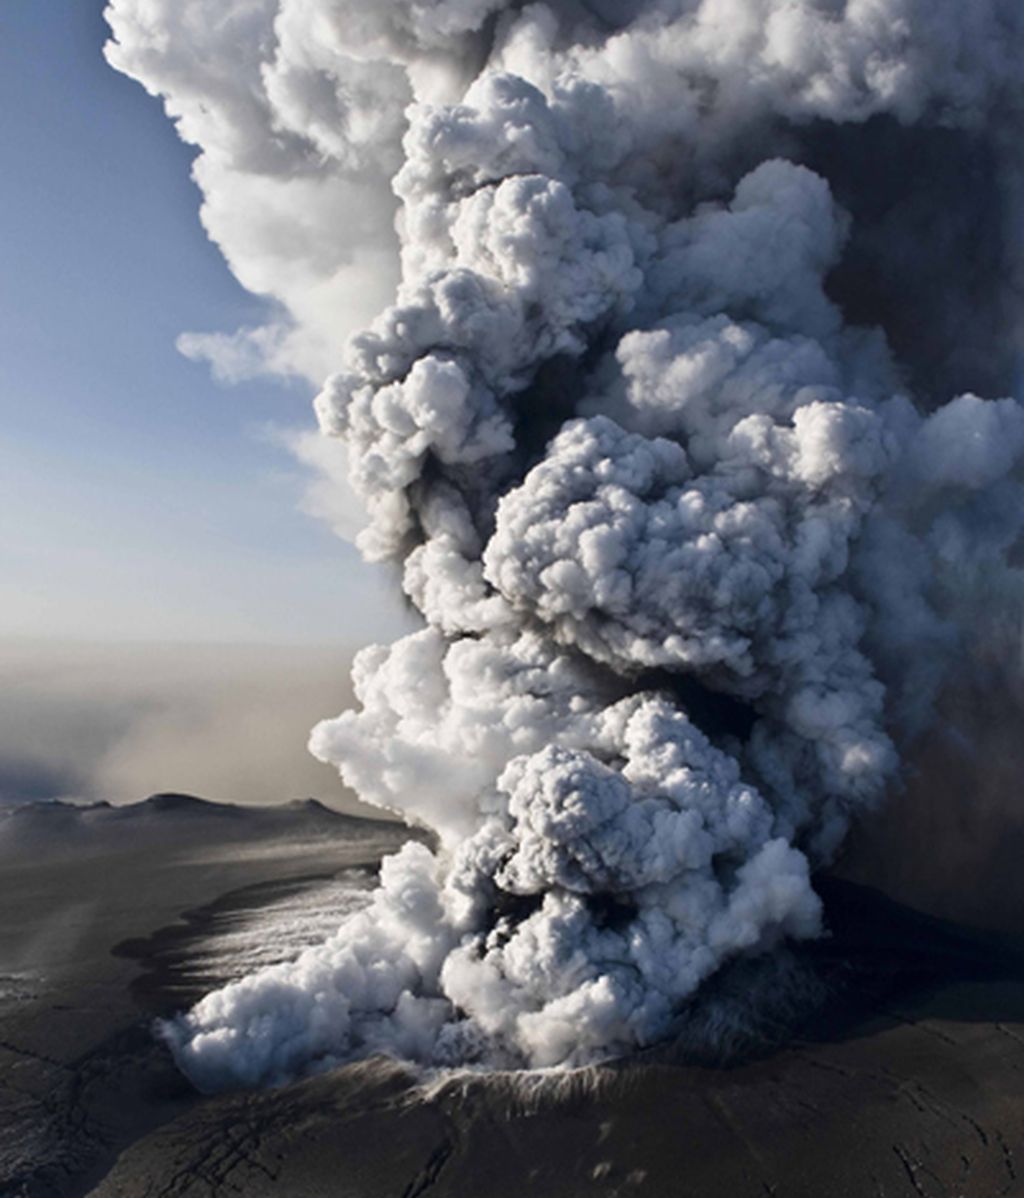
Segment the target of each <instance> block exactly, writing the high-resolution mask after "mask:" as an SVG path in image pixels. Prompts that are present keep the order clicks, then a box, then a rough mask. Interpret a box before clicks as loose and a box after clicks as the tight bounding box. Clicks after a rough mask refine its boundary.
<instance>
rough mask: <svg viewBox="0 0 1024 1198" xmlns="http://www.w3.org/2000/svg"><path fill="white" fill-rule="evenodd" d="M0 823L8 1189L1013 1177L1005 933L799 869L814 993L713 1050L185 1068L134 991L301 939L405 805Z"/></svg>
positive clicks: (169, 802) (804, 958) (968, 1188)
mask: <svg viewBox="0 0 1024 1198" xmlns="http://www.w3.org/2000/svg"><path fill="white" fill-rule="evenodd" d="M57 821H60V822H61V824H62V826H63V827H64V828H65V834H66V835H73V836H75V837H76V838H77V843H78V852H77V853H76V855H75V856H74V857H70V856H67V855H64V856H61V855H59V854H57V853H56V852H55V848H54V846H55V843H56V844H61V843H62V842H60V841H57V842H54V841H53V840H51V839H49V836H50V828H51V827H52V826H53V825H54V823H55V822H57ZM2 826H3V827H5V829H6V831H5V833H4V834H3V835H2V836H0V845H3V846H4V848H3V850H2V851H3V853H4V859H3V865H4V868H3V870H2V872H0V878H2V883H0V884H2V886H3V890H4V894H3V899H4V909H5V913H6V914H7V918H5V920H4V929H3V942H2V950H3V951H2V960H3V961H4V982H3V989H2V995H0V1041H2V1044H0V1085H2V1089H0V1103H2V1115H0V1178H2V1182H0V1193H2V1194H4V1196H5V1198H7V1196H11V1198H14V1196H17V1198H37V1196H38V1198H45V1196H50V1195H53V1196H54V1198H57V1196H60V1198H75V1196H84V1195H90V1194H92V1195H96V1196H97V1198H99V1196H102V1198H113V1196H117V1198H151V1196H152V1198H156V1196H157V1195H161V1196H171V1195H175V1196H177V1195H182V1196H186V1195H187V1196H193V1195H194V1196H203V1198H207V1196H214V1195H223V1194H245V1195H254V1196H258V1195H262V1194H268V1195H269V1194H275V1195H280V1194H285V1195H289V1196H290V1198H291V1196H295V1198H305V1196H309V1198H317V1196H319V1195H345V1196H346V1198H392V1196H394V1195H403V1196H406V1198H412V1196H413V1195H417V1196H419V1195H428V1194H429V1195H430V1196H431V1198H438V1196H451V1198H457V1196H461V1195H465V1194H486V1195H488V1198H503V1196H504V1195H506V1194H507V1195H510V1196H511V1195H522V1194H524V1193H528V1194H531V1195H537V1196H538V1198H575V1196H576V1195H584V1194H586V1195H598V1196H601V1198H612V1196H613V1195H616V1196H617V1195H623V1196H625V1195H638V1196H651V1198H664V1196H667V1195H671V1196H672V1198H677V1196H678V1198H688V1196H693V1198H718V1196H719V1195H723V1194H728V1195H730V1196H731V1198H747V1196H748V1195H749V1196H750V1198H755V1196H757V1198H762V1196H763V1195H769V1194H776V1195H780V1196H782V1195H786V1196H792V1198H820V1196H821V1195H823V1194H829V1195H837V1196H841V1195H849V1196H850V1198H861V1196H862V1195H887V1196H900V1195H908V1196H910V1198H913V1196H915V1195H928V1196H930V1198H945V1196H946V1195H950V1196H952V1195H964V1196H967V1198H974V1196H977V1198H991V1196H993V1195H1014V1194H1018V1193H1024V1136H1022V1116H1024V965H1022V962H1021V958H1020V957H1019V955H1018V953H1017V952H1016V951H1015V948H1014V946H1013V945H1012V944H1010V943H1009V942H1008V941H1007V940H1006V939H1005V938H997V937H994V936H991V935H985V934H982V933H977V932H972V931H970V930H968V929H964V928H959V927H957V926H956V925H953V924H951V923H948V922H943V921H939V920H936V919H932V918H928V917H926V916H922V915H919V914H916V913H914V912H912V911H910V910H909V909H908V908H906V907H903V906H900V905H897V904H895V903H893V902H890V901H889V900H887V899H885V898H884V897H882V896H881V895H880V894H878V893H877V892H876V891H873V890H869V889H867V888H864V887H860V886H856V885H853V884H851V883H847V882H842V881H838V880H829V879H825V878H819V879H818V880H817V885H818V887H819V889H820V891H821V893H822V894H823V897H824V900H825V903H826V910H827V911H828V913H829V920H830V924H831V926H832V929H833V935H832V936H831V938H830V939H828V940H826V941H823V942H821V943H819V944H816V945H815V946H812V947H811V948H808V949H806V950H800V952H799V953H798V954H794V956H793V959H792V968H795V969H800V970H803V971H805V972H806V974H807V976H808V978H809V979H813V981H814V983H815V986H816V987H817V989H815V987H814V986H809V987H807V988H806V993H808V994H810V995H813V1000H809V1001H808V1002H807V1004H806V1006H805V1008H804V1009H802V1010H799V1011H795V1012H794V1011H790V1012H785V1013H780V1014H779V1015H778V1021H777V1023H776V1024H774V1025H772V1024H770V1023H767V1024H765V1025H764V1026H763V1027H762V1028H761V1029H760V1032H759V1035H758V1036H757V1037H755V1038H752V1039H750V1040H748V1041H747V1042H746V1043H741V1044H739V1045H738V1050H737V1051H736V1052H734V1053H733V1054H732V1055H731V1056H728V1057H726V1058H723V1059H717V1060H711V1059H702V1060H696V1059H694V1058H693V1056H692V1055H688V1054H687V1052H686V1050H685V1047H684V1046H683V1045H682V1044H681V1043H680V1042H676V1043H675V1044H667V1045H666V1046H664V1047H663V1048H661V1049H660V1050H658V1051H655V1052H649V1053H647V1054H644V1055H641V1056H640V1057H637V1058H635V1059H633V1060H631V1061H629V1062H621V1063H617V1062H611V1063H608V1064H606V1065H603V1066H598V1067H593V1068H588V1069H584V1070H575V1071H567V1072H533V1073H504V1072H491V1073H483V1072H480V1073H472V1072H465V1071H463V1072H450V1073H439V1072H434V1073H430V1074H424V1073H422V1072H421V1073H414V1072H412V1071H411V1070H410V1069H409V1068H408V1067H407V1066H403V1065H401V1064H399V1063H396V1062H393V1061H387V1060H384V1059H382V1058H374V1059H370V1060H367V1061H362V1062H359V1063H356V1064H351V1065H347V1066H342V1067H340V1068H337V1069H334V1070H331V1071H328V1072H326V1073H323V1074H321V1075H318V1076H314V1077H311V1078H308V1079H306V1080H303V1081H299V1082H296V1083H293V1084H291V1085H288V1086H284V1087H278V1088H273V1089H269V1090H259V1091H235V1092H229V1093H226V1094H221V1095H217V1096H204V1095H201V1094H199V1093H198V1092H197V1091H196V1090H195V1089H194V1088H193V1087H192V1086H191V1085H190V1084H189V1083H188V1082H187V1081H186V1079H185V1078H184V1077H183V1076H182V1075H181V1074H180V1073H179V1072H178V1071H177V1069H176V1068H175V1066H174V1065H173V1063H172V1061H171V1058H170V1055H169V1053H168V1051H167V1050H166V1048H165V1046H164V1045H162V1044H161V1043H159V1042H158V1041H157V1040H156V1039H155V1038H154V1036H153V1034H152V1025H153V1017H154V1015H169V1014H173V1013H174V1012H175V1011H176V1010H178V1009H181V1008H182V1007H185V1006H187V1005H188V1004H190V1003H192V1002H194V1001H196V999H197V998H199V997H200V996H201V995H202V994H203V993H205V992H206V991H207V990H208V989H209V988H210V987H211V986H214V987H215V986H218V985H223V984H224V983H226V982H228V981H231V980H233V979H234V978H235V977H238V976H240V975H241V974H244V973H246V972H248V971H250V970H251V969H252V968H254V967H257V966H259V965H261V964H268V963H272V962H274V961H276V960H284V959H288V958H289V957H290V956H293V955H295V954H296V953H297V952H298V951H299V949H301V948H302V947H304V945H305V944H307V943H317V942H319V941H321V940H322V939H323V938H324V936H325V934H327V933H328V932H329V931H330V930H332V928H333V925H334V924H335V923H336V921H337V918H338V917H339V915H340V914H343V913H344V911H345V910H346V908H347V909H348V910H354V909H356V908H357V907H358V906H359V905H360V904H361V903H363V902H365V900H366V897H367V893H368V891H367V887H368V886H369V884H370V883H371V881H372V879H373V877H374V874H375V865H376V862H377V860H378V859H379V857H380V855H381V854H382V853H384V852H386V851H390V850H393V849H394V848H395V847H397V846H398V844H400V843H401V842H402V841H403V840H404V839H405V838H406V837H407V836H408V834H409V833H408V831H407V830H406V829H404V828H399V827H396V826H394V825H388V824H383V823H374V822H371V821H362V820H353V819H350V818H348V817H345V816H339V815H335V814H333V813H331V812H327V811H326V810H325V809H323V808H320V807H319V806H318V805H315V804H308V805H306V804H293V805H290V806H288V807H283V808H278V809H272V810H265V811H260V810H255V809H240V808H223V807H220V806H218V805H215V804H207V803H201V802H198V801H195V800H186V799H182V798H173V799H166V798H163V799H160V800H156V801H150V802H148V803H143V804H138V805H136V806H135V807H133V808H128V809H121V810H117V811H114V810H112V809H104V808H94V809H92V810H85V811H81V810H78V811H76V810H74V809H57V808H46V809H44V808H40V809H37V810H32V809H26V810H24V811H23V812H21V813H20V815H18V814H17V813H13V814H11V815H8V816H6V817H5V823H4V824H3V825H2ZM72 828H73V829H76V831H75V832H73V833H69V832H68V829H72ZM12 829H16V834H14V833H13V832H12ZM63 843H64V844H66V843H67V842H66V841H65V842H63ZM14 844H16V845H17V849H13V848H12V847H10V846H12V845H14ZM30 844H34V846H35V847H34V851H33V856H34V858H35V859H34V860H33V861H32V864H31V868H30V867H29V863H28V858H27V857H26V856H25V854H26V851H27V849H28V847H29V845H30ZM85 844H88V846H89V849H88V852H86V851H84V847H83V846H84V845H85ZM47 845H49V849H48V850H47V847H46V846H47ZM19 862H20V864H19ZM717 998H718V1000H719V1001H718V1002H717V1003H716V1004H715V1009H716V1010H721V1008H722V1003H721V1001H720V1000H721V995H718V996H717ZM759 1001H760V1000H759ZM762 1005H763V1004H762Z"/></svg>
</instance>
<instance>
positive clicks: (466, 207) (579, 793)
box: [108, 0, 1024, 1087]
mask: <svg viewBox="0 0 1024 1198" xmlns="http://www.w3.org/2000/svg"><path fill="white" fill-rule="evenodd" d="M108 19H109V20H110V23H111V26H112V29H113V33H114V39H115V40H114V41H113V42H112V43H111V45H110V47H109V48H108V55H109V57H110V60H111V62H112V63H113V65H115V66H116V67H118V68H119V69H121V70H123V71H126V72H128V73H129V74H132V75H134V76H135V77H137V78H139V79H140V80H141V81H142V82H143V83H144V84H145V85H146V86H147V87H148V88H149V89H150V90H151V91H153V92H156V93H159V94H162V95H163V96H164V97H165V100H166V104H167V109H168V112H169V114H170V115H171V116H173V117H174V118H175V119H176V120H177V122H178V127H179V131H180V132H181V134H182V136H183V137H185V138H186V139H187V140H189V141H191V142H194V143H195V144H197V145H198V146H199V147H200V149H201V154H200V156H199V157H198V159H197V161H196V167H195V174H196V179H197V181H198V182H199V184H200V186H201V188H202V189H203V192H204V196H205V204H204V220H205V222H206V225H207V228H208V229H209V231H210V233H211V236H213V237H214V239H215V240H217V241H218V243H219V244H220V245H221V247H222V249H223V250H224V252H225V254H226V256H227V258H228V261H229V263H230V264H231V265H232V267H233V269H234V270H235V271H236V273H237V274H238V277H239V278H240V279H241V280H242V282H243V283H245V284H246V285H247V286H249V287H250V288H252V289H254V290H257V291H260V292H262V293H266V294H270V295H272V296H274V297H275V298H277V299H278V300H280V301H281V303H282V305H283V307H284V311H285V317H284V318H283V319H282V321H281V322H280V323H279V324H277V325H274V326H268V327H267V328H263V329H258V330H248V331H243V332H242V333H240V334H239V335H238V336H237V337H236V338H234V339H225V338H223V337H220V338H213V339H211V338H209V337H206V338H204V337H202V336H192V337H190V338H188V339H187V340H186V341H185V343H184V348H185V350H186V352H190V353H194V354H200V355H203V356H206V357H209V358H210V359H211V361H212V362H213V364H214V366H215V367H216V368H218V369H219V370H220V371H221V372H222V373H225V374H234V375H236V376H237V375H242V374H244V373H246V371H249V370H253V369H257V368H269V369H275V370H283V371H288V370H291V371H305V372H313V371H316V370H318V369H319V368H320V367H321V366H322V365H324V364H325V363H326V364H328V365H329V366H330V367H331V368H332V369H334V370H335V371H336V373H334V374H333V375H332V376H331V377H330V378H329V380H328V381H327V383H326V384H325V386H324V388H323V390H322V392H321V393H320V395H319V398H318V400H317V411H318V414H319V417H320V423H321V427H322V431H323V432H324V433H325V434H326V435H327V436H328V437H337V438H340V439H341V441H343V442H344V443H345V445H346V446H347V450H348V469H349V480H348V481H349V483H350V484H351V486H352V488H353V489H354V491H355V492H356V493H357V495H358V497H359V499H360V500H361V501H362V503H363V504H364V505H365V508H366V511H367V518H368V522H367V527H366V529H365V530H364V531H363V533H362V534H361V535H360V540H359V543H360V545H361V546H362V548H363V550H364V552H365V553H366V555H367V556H368V557H371V558H375V559H389V558H390V559H395V560H397V561H399V562H401V563H402V565H403V579H404V587H405V591H406V593H407V595H408V596H409V597H410V599H411V600H412V602H413V603H414V604H415V606H416V607H417V608H418V609H419V610H420V611H421V612H422V613H423V615H424V617H425V619H426V621H427V627H426V628H425V630H424V631H422V632H418V633H415V634H413V635H411V636H409V637H406V638H404V639H402V640H400V641H398V642H397V643H396V644H394V645H392V646H390V647H379V646H378V647H373V648H370V649H368V650H366V651H365V652H364V653H363V654H362V655H361V656H360V657H359V658H358V659H357V663H356V667H355V674H354V678H355V684H356V692H357V697H358V699H359V701H360V703H361V705H362V706H361V709H360V710H358V711H353V712H347V713H345V714H343V715H341V716H340V717H338V718H337V719H334V720H328V721H326V722H325V723H323V724H321V725H320V726H319V727H318V728H317V729H316V730H315V731H314V733H313V736H312V741H311V747H312V749H313V751H314V753H315V754H316V755H317V756H318V757H321V758H322V759H324V760H326V761H330V762H332V763H334V764H335V765H337V766H338V768H339V769H340V771H341V773H342V776H343V778H344V779H345V781H346V782H347V783H348V784H349V785H351V786H352V787H354V789H355V790H356V791H357V792H358V793H359V795H360V796H361V797H362V798H363V799H365V800H367V801H369V802H371V803H375V804H377V805H380V806H382V807H387V808H389V809H391V810H395V811H400V812H402V813H403V814H405V815H406V816H408V817H410V818H412V819H414V820H417V821H420V822H423V823H426V824H428V825H429V826H431V827H432V828H434V829H436V830H437V832H438V834H439V839H440V843H439V846H438V848H437V849H436V851H431V850H430V849H428V848H427V847H425V846H424V845H422V844H412V845H409V846H407V847H406V848H405V849H403V850H402V851H401V852H400V853H398V854H397V855H395V856H394V857H392V858H390V859H388V860H386V861H385V863H384V866H383V868H382V873H381V884H380V888H379V889H378V890H377V891H376V892H375V893H374V895H373V898H372V900H371V902H370V904H369V906H368V907H367V908H366V910H365V911H362V912H360V913H358V914H356V915H354V916H352V917H350V918H348V919H346V920H345V921H344V922H343V923H342V924H341V927H340V928H339V930H338V932H337V933H336V934H335V935H334V936H333V937H331V938H330V939H328V940H327V941H326V942H325V943H324V944H322V945H320V946H318V947H316V948H314V949H311V950H309V951H308V952H306V953H304V954H303V955H302V956H300V957H299V959H298V960H297V961H295V962H294V963H290V964H286V965H282V966H278V967H274V968H271V969H267V970H263V971H260V972H257V973H255V974H253V975H251V976H249V977H247V978H244V979H242V980H241V981H239V982H238V983H236V984H233V985H231V986H228V987H226V988H224V989H222V990H220V991H217V992H215V993H213V994H211V995H209V996H208V997H207V998H205V999H203V1000H202V1001H201V1002H200V1003H199V1004H198V1005H197V1006H196V1007H195V1008H194V1009H193V1010H192V1011H191V1012H189V1013H188V1014H186V1015H184V1016H182V1017H181V1018H180V1019H178V1020H176V1021H175V1022H173V1023H172V1024H170V1025H168V1027H167V1036H168V1038H169V1040H170V1041H171V1043H172V1045H173V1046H174V1048H175V1051H176V1052H177V1054H178V1058H179V1060H180V1062H181V1063H182V1065H183V1067H184V1068H185V1069H186V1070H187V1071H188V1072H189V1073H190V1074H191V1075H192V1076H193V1077H194V1078H195V1079H196V1080H197V1081H198V1082H199V1083H200V1084H201V1085H204V1086H210V1087H216V1086H220V1085H225V1084H231V1083H237V1082H243V1083H258V1082H264V1081H274V1080H280V1079H282V1078H285V1077H288V1076H292V1075H295V1074H297V1073H301V1072H304V1071H307V1070H309V1069H315V1068H322V1067H324V1066H325V1065H329V1064H330V1063H332V1062H334V1061H338V1060H344V1059H349V1058H352V1057H355V1056H360V1055H364V1054H367V1053H371V1052H375V1051H384V1052H389V1053H392V1054H397V1055H399V1056H403V1057H407V1058H411V1059H414V1060H418V1061H423V1062H429V1063H441V1064H444V1063H453V1064H454V1063H466V1062H483V1063H490V1064H501V1065H508V1064H511V1065H529V1066H552V1065H572V1064H578V1063H582V1062H586V1061H590V1060H594V1059H597V1058H600V1057H603V1056H607V1055H609V1054H614V1053H622V1052H628V1051H630V1050H632V1049H635V1048H637V1047H639V1046H643V1045H646V1044H650V1043H652V1042H653V1041H655V1040H657V1039H658V1038H659V1037H661V1036H664V1035H665V1034H666V1033H667V1032H668V1031H669V1030H670V1028H671V1027H672V1023H673V1019H674V1018H675V1017H676V1015H677V1014H678V1012H679V1011H680V1010H681V1009H683V1008H684V1007H685V1006H686V1004H687V1003H692V1002H694V1001H699V990H700V987H701V984H702V983H703V982H704V980H705V979H707V978H709V977H710V976H711V975H713V974H715V973H716V972H717V971H718V970H720V969H721V968H722V967H723V966H725V965H726V964H728V963H729V962H732V961H734V960H736V959H737V958H740V957H743V956H751V955H757V954H763V953H765V952H767V951H769V950H771V949H773V948H774V947H775V946H777V945H778V944H780V942H782V941H784V940H785V939H786V938H790V937H793V938H807V937H813V936H816V935H817V934H818V933H819V932H820V931H821V905H820V902H819V900H818V898H817V896H816V894H815V892H814V889H813V887H812V884H811V872H812V870H813V869H814V868H817V867H820V866H822V865H825V864H827V863H828V862H829V861H830V860H832V858H833V857H834V855H835V853H836V852H837V850H838V848H839V846H840V845H841V843H842V841H843V839H844V836H845V834H846V832H847V829H848V827H849V824H850V822H851V819H852V818H853V817H855V816H857V815H858V814H861V813H865V812H869V811H870V810H871V809H872V808H873V807H875V806H876V805H877V804H878V803H879V802H880V800H881V799H882V797H883V795H884V793H885V791H886V789H887V788H888V787H890V786H891V785H893V783H894V782H896V781H897V780H898V777H899V771H900V760H901V753H902V752H905V750H906V748H907V746H908V745H910V744H912V742H913V738H914V736H915V735H918V734H919V733H920V732H921V731H922V730H923V729H926V728H927V727H928V725H929V722H930V720H931V719H932V714H931V713H932V710H933V706H932V705H933V701H934V699H935V696H936V695H937V693H938V692H939V690H940V688H941V687H942V685H943V684H944V682H945V681H946V680H947V679H948V678H949V676H950V674H951V672H955V671H956V670H959V669H963V668H965V663H966V662H967V661H969V660H970V656H971V651H972V643H973V639H974V638H976V637H977V636H978V635H979V634H980V633H984V632H986V630H985V629H984V628H982V627H980V625H981V624H982V623H983V621H981V620H980V618H979V617H980V611H981V608H980V605H979V603H978V602H977V599H976V597H977V596H978V595H981V594H984V595H985V596H991V595H992V594H993V593H996V594H998V595H999V596H1000V597H1001V601H1002V600H1004V599H1007V600H1008V601H1011V602H1012V601H1014V600H1015V597H1016V595H1017V594H1018V590H1019V578H1018V572H1017V571H1016V569H1015V568H1014V567H1013V566H1012V565H1011V564H1010V562H1011V556H1010V555H1011V551H1012V550H1013V548H1014V546H1015V544H1016V542H1017V540H1018V538H1019V534H1020V531H1021V520H1022V515H1024V503H1022V492H1021V463H1022V457H1024V413H1022V411H1021V409H1020V407H1019V406H1018V404H1017V402H1016V401H1015V400H1014V399H1013V398H1007V397H1006V396H1007V395H1008V394H1009V393H1010V392H1011V391H1012V386H1013V376H1014V367H1015V362H1016V358H1017V352H1018V348H1017V347H1018V340H1019V338H1018V336H1017V325H1018V315H1017V314H1018V311H1019V305H1018V304H1017V296H1018V294H1019V283H1020V255H1019V245H1020V238H1019V232H1020V230H1019V223H1020V221H1019V214H1020V212H1021V210H1022V205H1021V203H1020V190H1021V188H1020V183H1021V170H1020V151H1019V148H1018V147H1019V144H1020V139H1019V137H1017V136H1016V132H1017V129H1018V124H1017V123H1018V121H1019V119H1020V113H1021V101H1022V94H1021V76H1020V72H1019V69H1018V63H1019V57H1020V51H1021V49H1022V48H1024V14H1022V13H1021V11H1020V9H1019V6H1018V5H1017V4H1016V2H1015V0H982V2H980V3H976V4H972V5H970V6H965V5H963V4H962V3H960V0H937V2H936V0H929V2H927V3H926V2H925V0H872V2H870V3H869V2H867V0H850V2H849V3H846V4H836V3H833V2H829V0H794V2H792V3H785V4H783V3H779V2H774V0H663V2H660V3H659V2H649V3H641V2H638V0H635V2H632V3H624V4H618V5H609V4H607V3H600V2H598V0H590V2H586V0H579V2H569V0H567V2H564V3H551V4H543V3H542V4H531V5H525V6H524V5H519V4H515V5H509V4H505V3H502V2H501V0H437V2H434V3H425V2H420V3H415V2H413V3H410V2H409V0H391V2H389V3H382V4H377V5H374V6H372V7H370V6H367V5H364V4H361V3H357V2H354V0H248V2H239V3H236V4H233V5H232V6H230V7H229V8H228V9H227V10H226V11H225V9H224V8H223V6H222V5H221V4H219V3H216V2H215V0H188V2H187V3H180V2H178V0H174V2H173V3H172V2H171V0H145V2H143V0H115V3H113V4H112V5H111V7H110V9H109V10H108ZM393 219H394V221H395V222H396V223H395V225H394V229H393V228H392V221H393ZM395 230H397V232H396V231H395ZM368 277H372V278H373V279H374V286H373V287H372V288H367V286H366V285H365V281H366V279H367V278H368ZM395 277H397V278H398V283H397V290H396V292H395V295H394V298H393V302H392V303H391V304H390V306H388V307H386V308H385V309H384V310H383V311H382V312H381V313H380V314H379V315H377V316H375V317H373V318H372V320H370V323H369V324H368V326H367V327H366V328H365V329H364V331H362V332H354V322H357V321H358V320H361V319H369V318H370V316H371V310H372V309H373V308H375V307H376V306H377V305H378V303H379V302H380V299H381V296H380V286H379V284H380V283H381V280H385V281H387V280H389V279H392V278H395ZM972 389H978V390H985V391H986V392H987V393H990V394H992V395H993V396H994V397H995V398H992V399H989V400H982V399H980V398H978V397H977V396H976V395H974V394H973V393H972ZM1000 395H1001V396H1002V398H998V397H999V396H1000ZM325 460H327V459H326V458H325ZM695 996H698V997H695Z"/></svg>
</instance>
